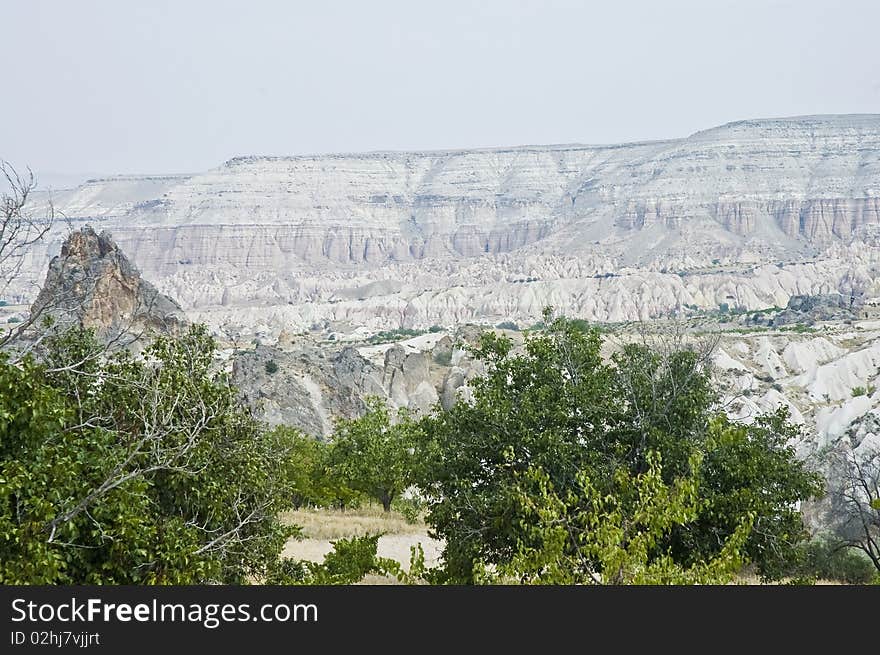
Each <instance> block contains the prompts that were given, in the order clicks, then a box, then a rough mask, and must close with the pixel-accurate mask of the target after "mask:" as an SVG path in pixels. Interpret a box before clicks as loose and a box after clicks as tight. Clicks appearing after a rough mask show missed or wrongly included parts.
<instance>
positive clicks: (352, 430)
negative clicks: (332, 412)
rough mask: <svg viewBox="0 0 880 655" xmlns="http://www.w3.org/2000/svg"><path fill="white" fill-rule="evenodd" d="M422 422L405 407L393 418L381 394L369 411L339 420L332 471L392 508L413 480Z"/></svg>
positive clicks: (334, 443) (347, 483)
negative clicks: (357, 416) (420, 423)
mask: <svg viewBox="0 0 880 655" xmlns="http://www.w3.org/2000/svg"><path fill="white" fill-rule="evenodd" d="M418 432H419V425H418V423H416V422H415V421H414V420H413V419H412V418H411V417H410V415H409V413H408V412H406V411H405V410H401V411H400V412H399V414H398V420H397V422H396V423H392V422H391V417H390V416H389V412H388V408H387V407H386V406H385V403H384V402H383V401H382V400H380V399H378V398H371V399H369V400H368V403H367V411H366V413H365V414H364V415H363V416H361V417H359V418H356V419H349V420H340V421H338V422H337V424H336V429H335V431H334V434H333V441H332V446H331V451H330V469H329V471H330V475H331V476H333V477H335V478H337V479H339V480H341V481H343V482H344V483H345V484H346V485H347V486H348V487H350V488H351V489H355V490H357V491H361V492H363V493H365V494H367V495H368V496H370V497H371V498H375V499H377V500H379V502H381V503H382V508H383V509H384V510H385V511H386V512H388V511H391V502H392V501H393V500H394V498H395V497H396V496H397V495H398V494H400V493H401V492H402V491H403V490H404V489H406V488H407V487H408V486H409V485H410V484H411V483H412V481H413V468H414V445H415V443H416V441H417V434H418Z"/></svg>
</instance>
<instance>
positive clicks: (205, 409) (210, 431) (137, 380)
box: [0, 326, 294, 584]
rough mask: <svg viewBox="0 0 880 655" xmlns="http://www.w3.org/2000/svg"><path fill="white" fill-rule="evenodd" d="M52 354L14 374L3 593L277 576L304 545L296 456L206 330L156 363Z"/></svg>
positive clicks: (1, 483) (81, 348)
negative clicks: (249, 405)
mask: <svg viewBox="0 0 880 655" xmlns="http://www.w3.org/2000/svg"><path fill="white" fill-rule="evenodd" d="M45 343H46V349H45V351H44V353H43V356H42V361H41V362H40V363H37V362H36V361H34V360H33V359H31V358H29V357H28V358H25V359H24V360H23V361H22V362H21V363H20V365H18V366H12V365H9V364H8V363H6V362H5V361H0V436H2V441H0V443H2V446H0V499H2V501H3V502H2V504H0V561H2V565H0V581H2V582H4V583H29V584H30V583H73V584H82V583H94V584H103V583H109V584H186V583H210V582H222V583H242V582H245V581H247V580H249V579H255V578H256V579H259V578H260V577H261V576H263V575H265V573H266V571H268V570H269V567H270V566H272V565H274V563H275V561H276V560H277V558H278V555H279V553H280V550H281V548H282V546H283V544H284V542H285V541H286V539H287V538H288V536H290V534H292V532H294V529H293V528H289V527H285V526H283V525H282V524H281V523H280V522H279V520H278V518H277V515H278V513H279V511H281V510H283V509H285V508H287V507H289V506H290V498H291V495H292V488H291V486H290V483H289V481H288V480H287V479H286V478H285V476H284V475H283V473H282V472H283V470H284V468H285V466H284V465H283V464H284V462H285V460H286V458H288V457H289V456H290V455H291V452H292V449H291V444H290V443H289V441H288V439H287V438H286V435H284V434H279V433H275V432H269V431H267V430H265V429H264V427H263V426H262V425H261V424H260V423H259V422H257V421H256V420H255V419H254V418H253V416H252V415H251V414H250V412H249V411H247V410H246V409H244V408H242V407H241V406H240V405H239V403H238V400H237V398H236V393H235V390H234V389H233V388H232V387H231V386H229V384H228V381H227V380H226V378H225V376H224V375H223V374H221V373H219V372H218V371H217V369H216V367H215V365H214V354H215V344H214V342H213V340H212V339H211V338H210V336H209V335H208V333H207V331H206V329H205V328H204V327H203V326H195V327H193V328H191V329H190V330H189V331H188V332H187V333H186V334H183V335H181V336H180V337H176V338H170V337H162V338H159V339H157V340H156V341H155V342H154V343H153V344H152V345H151V346H149V347H148V348H147V349H146V351H145V352H144V354H143V355H144V356H143V357H134V356H132V355H131V354H129V353H127V352H125V351H121V352H117V353H115V354H110V355H108V354H107V353H106V350H105V349H104V348H103V347H102V346H101V345H100V344H98V343H97V342H96V341H95V339H94V336H93V335H92V333H91V332H89V331H85V330H73V331H70V332H67V333H64V334H61V335H56V336H53V337H50V338H48V339H47V340H46V342H45ZM279 464H281V466H279Z"/></svg>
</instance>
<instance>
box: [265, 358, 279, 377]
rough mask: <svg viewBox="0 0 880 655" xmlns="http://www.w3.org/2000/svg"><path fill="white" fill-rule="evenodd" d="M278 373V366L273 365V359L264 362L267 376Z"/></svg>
mask: <svg viewBox="0 0 880 655" xmlns="http://www.w3.org/2000/svg"><path fill="white" fill-rule="evenodd" d="M277 372H278V364H276V363H275V360H274V359H270V360H269V361H268V362H266V373H268V374H269V375H274V374H275V373H277Z"/></svg>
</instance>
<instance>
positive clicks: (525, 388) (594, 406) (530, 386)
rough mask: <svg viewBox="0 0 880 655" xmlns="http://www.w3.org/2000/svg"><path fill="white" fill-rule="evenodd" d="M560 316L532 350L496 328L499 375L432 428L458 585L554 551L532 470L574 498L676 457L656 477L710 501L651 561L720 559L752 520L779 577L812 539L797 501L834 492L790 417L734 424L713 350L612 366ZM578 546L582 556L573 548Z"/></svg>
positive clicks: (592, 333)
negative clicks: (692, 487)
mask: <svg viewBox="0 0 880 655" xmlns="http://www.w3.org/2000/svg"><path fill="white" fill-rule="evenodd" d="M550 318H551V317H550V316H549V315H548V316H546V317H545V323H546V326H547V327H546V328H545V329H544V330H543V331H541V332H539V333H537V334H531V335H528V336H527V337H526V340H525V344H524V350H523V352H521V353H513V351H512V342H511V341H510V340H509V339H506V338H504V337H500V336H497V335H493V334H486V335H484V336H483V338H482V340H481V342H480V344H479V346H478V347H476V348H475V349H474V353H475V355H476V356H477V357H479V358H480V359H482V360H483V361H484V362H485V364H486V368H487V370H486V373H485V375H483V376H482V377H481V378H478V379H476V380H473V381H471V382H470V383H469V384H470V387H471V389H472V392H473V393H472V400H471V401H470V402H460V403H457V404H456V405H455V406H454V407H453V408H452V409H451V410H450V411H449V412H444V413H438V414H436V415H435V416H433V417H430V418H429V419H427V420H426V421H425V422H424V425H423V428H424V433H425V435H426V439H425V441H424V443H423V445H422V447H421V461H422V465H421V466H420V469H419V480H420V485H421V486H422V488H423V490H424V491H425V493H426V494H427V495H428V496H429V497H430V498H432V502H431V505H430V508H429V511H428V515H427V522H428V523H429V525H431V527H432V530H433V533H434V534H435V535H436V536H438V537H440V538H442V539H444V541H445V542H446V548H445V551H444V564H445V567H446V573H447V575H448V579H449V580H450V581H454V582H472V581H473V580H474V572H475V571H474V566H475V564H476V563H477V562H482V563H484V564H486V565H489V566H495V567H498V566H501V567H503V566H505V565H507V564H509V563H510V562H511V561H513V560H514V558H515V557H516V556H517V554H520V555H521V553H522V552H523V548H538V549H540V548H541V543H542V542H543V541H542V540H540V541H539V542H538V543H536V542H535V541H534V539H535V537H536V535H535V534H533V533H530V531H529V530H528V529H526V528H525V525H524V517H525V516H527V515H528V516H534V513H532V514H527V513H525V509H524V508H525V507H526V506H524V505H523V503H522V493H521V491H522V489H521V480H522V476H523V475H525V474H526V472H527V471H529V470H530V469H537V470H539V471H540V472H541V473H540V475H541V476H544V477H545V478H546V486H547V489H552V490H553V493H555V494H557V495H558V497H559V498H560V499H563V501H566V499H568V498H569V494H571V493H575V494H581V495H583V493H584V489H583V485H584V481H585V479H588V480H589V485H590V489H591V490H594V491H595V493H597V494H599V495H600V496H601V497H609V496H613V495H614V494H616V493H617V492H618V490H619V489H620V486H621V484H622V481H621V478H620V475H621V474H625V475H626V476H629V478H625V479H630V480H632V481H633V483H632V484H636V482H635V481H639V480H641V479H642V478H641V477H640V476H644V475H646V474H648V473H649V472H651V470H652V469H651V458H652V457H659V458H660V459H661V460H662V462H663V467H662V469H661V470H660V471H655V472H653V473H652V477H653V476H656V475H659V476H660V477H661V479H662V481H663V483H664V484H666V485H672V486H674V485H675V484H677V483H676V481H677V480H683V479H689V478H690V476H694V479H695V483H696V484H698V486H699V489H700V495H701V502H700V503H699V506H698V507H697V510H696V515H695V516H693V517H690V518H689V519H688V520H687V521H686V522H679V523H675V522H673V523H671V524H669V525H668V526H667V527H668V529H665V530H664V531H663V532H662V534H659V535H656V541H655V543H654V544H653V546H652V548H653V552H652V553H650V554H649V555H650V557H649V559H650V560H651V561H653V558H657V557H665V556H667V555H668V556H669V557H671V558H672V561H674V562H675V563H676V565H678V566H680V567H682V570H687V569H688V568H691V567H695V566H698V565H699V563H701V562H704V563H705V562H712V561H715V560H716V559H717V558H719V557H721V556H722V551H723V548H724V545H725V544H726V543H728V542H729V541H730V540H731V539H732V538H734V537H736V535H738V534H740V533H739V532H738V530H741V526H742V525H743V524H744V521H746V519H748V521H749V523H750V525H752V529H751V530H750V532H749V536H748V539H747V540H746V541H745V543H744V544H743V545H742V548H741V549H739V548H738V550H741V554H742V555H743V558H744V559H745V558H748V559H750V560H751V561H753V562H754V563H755V564H756V565H757V566H758V568H759V570H760V571H761V573H762V574H763V575H765V576H768V577H769V576H777V575H780V574H781V573H782V568H783V567H782V565H781V563H782V562H784V561H785V560H786V559H788V558H789V557H790V556H791V554H792V551H793V549H794V548H796V546H797V544H798V543H799V542H800V541H801V540H802V539H803V538H804V537H805V536H806V535H805V531H804V529H803V525H802V523H801V519H800V515H799V513H798V512H797V510H796V503H797V501H799V500H802V499H805V498H808V497H810V496H812V495H815V494H816V493H819V491H820V489H821V486H820V485H819V480H818V478H817V477H816V476H814V475H813V474H810V473H808V472H807V471H806V470H805V469H804V467H803V466H802V464H801V463H799V462H798V461H796V460H795V458H794V454H793V452H792V451H791V449H789V448H787V447H786V445H785V444H786V442H787V440H788V439H789V438H790V437H791V435H792V431H793V430H794V429H795V428H792V427H791V426H790V425H789V424H788V423H787V420H786V417H785V415H784V414H782V413H778V414H775V415H772V416H768V417H763V418H761V419H760V420H759V421H757V422H756V423H755V424H753V425H739V424H734V423H731V422H730V421H728V420H727V419H726V418H725V417H724V416H723V415H722V413H721V412H720V411H719V410H718V409H717V396H716V393H715V391H714V388H713V386H712V383H711V378H710V373H709V370H708V367H707V359H708V357H707V355H708V350H707V349H706V350H698V349H696V348H693V347H689V346H687V344H682V343H678V344H676V343H673V344H672V346H669V345H668V344H666V345H664V344H660V345H659V346H657V345H653V346H652V344H647V343H635V344H628V345H625V346H623V347H621V348H619V349H618V351H617V353H616V354H615V355H614V356H613V357H612V358H611V360H610V361H609V360H608V359H607V358H606V359H603V357H602V352H601V349H602V346H603V342H602V339H601V335H600V334H599V332H598V331H596V330H593V329H586V330H585V329H584V328H583V326H581V325H578V324H574V323H572V322H570V321H567V320H565V319H564V318H557V319H555V320H552V321H551V320H550ZM695 455H696V456H698V457H699V458H700V460H701V461H702V465H701V467H700V469H699V471H693V470H692V461H693V457H694V456H695ZM584 476H586V478H585V477H584ZM545 500H552V497H548V498H545ZM566 502H567V501H566ZM550 504H551V505H552V503H550ZM604 509H605V510H608V511H611V510H612V509H614V508H608V507H606V508H604ZM616 511H619V512H623V515H624V516H625V515H626V512H632V511H635V510H634V509H633V508H630V509H626V508H617V510H616ZM566 547H567V548H569V549H571V552H569V555H570V556H574V555H575V549H574V544H572V543H567V544H566ZM596 565H597V566H599V568H600V569H601V564H600V563H599V562H597V563H596ZM600 572H601V571H600Z"/></svg>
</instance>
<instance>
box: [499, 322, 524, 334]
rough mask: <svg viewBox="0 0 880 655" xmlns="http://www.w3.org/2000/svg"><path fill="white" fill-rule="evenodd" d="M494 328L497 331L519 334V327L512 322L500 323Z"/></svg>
mask: <svg viewBox="0 0 880 655" xmlns="http://www.w3.org/2000/svg"><path fill="white" fill-rule="evenodd" d="M495 327H496V328H498V329H499V330H513V331H514V332H519V326H518V325H517V324H516V323H514V322H513V321H501V323H499V324H498V325H496V326H495Z"/></svg>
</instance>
